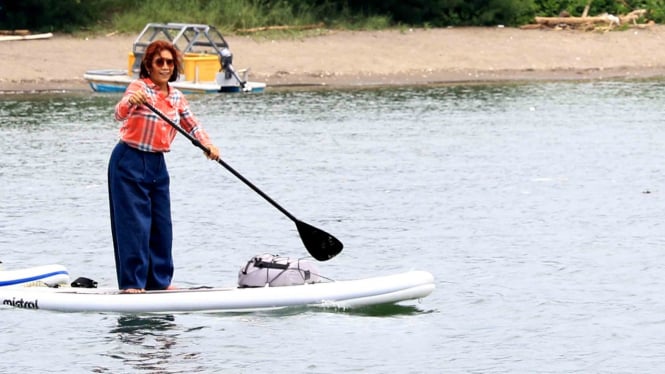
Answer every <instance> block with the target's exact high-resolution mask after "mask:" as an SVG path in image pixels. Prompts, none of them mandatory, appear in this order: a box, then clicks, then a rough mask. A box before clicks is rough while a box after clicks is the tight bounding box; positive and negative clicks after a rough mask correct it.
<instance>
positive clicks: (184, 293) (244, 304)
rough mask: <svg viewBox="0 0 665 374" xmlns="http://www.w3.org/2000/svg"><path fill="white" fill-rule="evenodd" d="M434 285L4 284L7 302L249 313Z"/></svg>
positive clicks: (353, 301) (395, 279) (388, 297)
mask: <svg viewBox="0 0 665 374" xmlns="http://www.w3.org/2000/svg"><path fill="white" fill-rule="evenodd" d="M434 288H435V285H434V278H433V276H432V275H431V274H430V273H428V272H426V271H409V272H405V273H400V274H393V275H387V276H379V277H372V278H365V279H358V280H347V281H334V282H325V283H314V284H305V285H297V286H286V287H260V288H237V287H234V288H196V289H180V290H170V291H148V292H146V293H143V294H121V293H119V292H118V290H116V289H110V288H109V289H97V288H90V289H86V288H50V287H0V300H1V301H2V305H3V306H4V307H14V308H21V309H41V310H51V311H60V312H115V313H182V312H248V311H262V310H274V309H282V308H289V307H320V308H335V309H339V308H341V309H347V308H360V307H365V306H371V305H380V304H394V303H398V302H401V301H406V300H413V299H420V298H423V297H426V296H427V295H429V294H430V293H431V292H432V291H433V290H434Z"/></svg>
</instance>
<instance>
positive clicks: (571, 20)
mask: <svg viewBox="0 0 665 374" xmlns="http://www.w3.org/2000/svg"><path fill="white" fill-rule="evenodd" d="M646 12H647V11H646V9H637V10H634V11H632V12H630V13H628V14H625V15H620V16H614V15H612V14H603V15H599V16H592V17H589V16H586V15H583V16H582V17H570V16H560V17H536V19H535V20H536V25H534V26H535V27H534V26H531V27H528V26H527V27H525V28H540V27H548V28H573V29H583V30H591V29H598V28H606V29H610V30H611V29H613V28H615V27H617V26H621V25H628V26H638V24H637V20H638V19H640V18H641V17H644V15H645V14H646Z"/></svg>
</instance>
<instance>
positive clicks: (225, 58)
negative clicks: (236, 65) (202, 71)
mask: <svg viewBox="0 0 665 374" xmlns="http://www.w3.org/2000/svg"><path fill="white" fill-rule="evenodd" d="M220 59H221V60H222V69H224V78H226V79H231V77H232V76H233V66H232V64H233V53H231V51H229V49H228V48H224V49H222V57H220Z"/></svg>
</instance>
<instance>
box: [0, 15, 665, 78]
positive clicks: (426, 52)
mask: <svg viewBox="0 0 665 374" xmlns="http://www.w3.org/2000/svg"><path fill="white" fill-rule="evenodd" d="M134 38H135V35H115V36H109V37H104V36H101V37H95V38H76V37H72V36H63V35H56V36H54V37H53V38H50V39H44V40H29V41H8V42H1V43H0V45H2V46H3V47H4V48H2V49H0V71H2V74H1V75H0V91H33V90H89V87H88V86H87V84H86V82H85V81H84V80H83V73H84V72H85V71H86V70H91V69H124V68H126V67H127V55H128V53H129V52H130V51H131V46H132V42H133V40H134ZM227 41H228V42H229V44H230V46H231V50H232V52H233V54H234V66H235V67H236V68H237V69H242V68H250V71H251V73H250V79H251V80H255V81H263V82H266V83H267V84H268V87H269V88H270V87H292V86H303V85H325V86H328V87H341V86H368V85H414V84H417V85H423V84H441V83H456V82H483V81H502V80H503V81H505V80H568V79H606V78H649V77H660V76H665V48H663V46H664V45H665V26H661V25H656V26H651V27H648V28H644V29H630V30H627V31H615V32H605V33H599V32H582V31H571V30H566V31H554V30H520V29H514V28H447V29H429V30H423V29H414V30H405V31H398V30H391V31H366V32H353V31H328V32H327V33H325V34H324V35H322V36H316V37H308V38H303V39H287V40H257V39H253V38H251V37H247V36H229V37H227Z"/></svg>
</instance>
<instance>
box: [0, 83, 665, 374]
mask: <svg viewBox="0 0 665 374" xmlns="http://www.w3.org/2000/svg"><path fill="white" fill-rule="evenodd" d="M117 99H118V96H114V95H96V94H86V95H77V94H53V95H36V96H35V95H27V96H21V95H17V96H13V95H12V96H5V97H0V115H1V118H2V122H1V123H0V149H1V150H2V151H1V152H2V158H1V159H0V260H2V261H3V262H4V264H3V265H4V267H5V268H21V267H27V266H36V265H42V264H48V263H61V264H64V265H66V266H67V267H68V269H69V270H70V273H71V274H73V275H74V276H87V277H91V278H93V279H95V280H97V281H98V282H99V283H100V284H101V285H104V286H114V285H115V276H114V267H113V255H112V249H111V239H110V233H109V231H110V230H109V222H108V208H107V198H106V164H107V161H108V156H109V153H110V151H111V149H112V147H113V145H114V143H115V141H116V132H117V127H118V123H116V122H114V121H113V119H112V110H113V105H114V104H115V102H116V101H117ZM664 99H665V90H663V83H662V82H660V81H614V82H612V81H611V82H587V83H579V82H576V83H573V82H567V83H538V84H514V85H491V86H483V85H477V86H455V87H433V88H402V89H395V88H391V89H378V90H347V91H344V90H343V91H288V92H267V93H265V94H260V95H249V96H244V95H243V96H233V95H229V96H190V102H191V105H192V107H193V109H194V111H195V113H197V114H198V116H199V117H200V119H201V120H202V122H203V123H204V124H205V126H206V128H207V130H208V131H209V133H210V134H211V136H212V137H213V139H215V140H216V143H217V145H218V146H219V148H220V149H221V152H222V156H223V158H224V159H225V160H226V161H227V162H228V163H229V164H230V165H231V166H233V167H234V168H236V169H237V170H238V171H239V172H240V173H242V174H243V175H244V176H245V177H247V178H248V179H250V180H251V181H252V182H254V183H255V184H256V185H257V186H258V187H259V188H261V189H262V190H263V191H264V192H266V193H267V194H268V195H269V196H271V197H272V198H273V199H275V200H276V201H277V202H278V203H280V204H281V205H282V206H284V207H285V208H286V209H287V210H289V211H290V212H291V213H293V214H294V215H295V216H296V217H298V218H299V219H301V220H303V221H305V222H308V223H310V224H312V225H314V226H316V227H319V228H321V229H324V230H325V231H328V232H330V233H331V234H333V235H335V236H336V237H337V238H339V239H340V240H341V241H342V242H343V243H344V244H345V249H344V251H343V252H342V254H341V255H339V256H338V257H336V258H335V259H333V260H331V261H329V262H325V263H320V267H321V268H322V270H323V272H324V273H325V274H326V275H328V276H331V277H333V278H335V279H347V278H355V277H364V276H371V275H381V274H389V273H393V272H398V271H404V270H410V269H422V270H428V271H430V272H432V273H433V274H434V276H435V278H436V284H437V289H436V290H435V291H434V293H433V294H432V295H430V296H429V297H427V298H425V299H423V300H422V301H421V302H409V303H405V304H403V305H401V306H397V307H391V308H385V307H384V308H374V309H370V310H361V311H358V312H339V311H318V310H308V309H301V310H288V311H282V312H272V313H247V314H232V315H227V314H184V315H180V314H178V315H173V316H169V315H167V316H124V315H116V314H85V313H73V314H65V313H49V312H35V311H29V310H14V309H2V310H0V313H1V315H2V322H1V323H0V326H1V327H0V328H1V331H0V344H1V347H2V348H0V372H7V373H10V372H50V373H59V372H68V373H71V372H98V373H116V372H150V373H192V372H226V373H250V372H256V371H268V372H296V373H301V372H308V373H333V372H335V373H336V372H347V373H348V372H368V373H387V372H396V373H441V372H449V373H460V372H464V373H516V372H539V373H570V372H583V373H588V372H594V373H596V372H607V373H622V372H625V373H634V372H659V371H662V369H663V368H664V367H665V354H664V353H663V352H665V338H663V336H665V318H663V310H665V302H664V301H663V299H662V298H661V297H659V295H660V293H661V292H662V289H663V283H664V282H663V280H662V279H663V278H662V277H663V276H662V274H663V272H664V271H665V269H664V265H663V254H662V247H663V236H662V232H663V224H662V222H663V221H664V220H665V213H664V212H663V209H662V207H663V203H664V201H663V200H664V197H663V195H664V190H663V187H662V186H663V185H664V183H665V177H664V175H665V170H663V156H662V153H663V151H662V150H663V149H664V146H665V128H664V127H663V126H662V118H663V110H662V102H663V100H664ZM167 162H168V165H169V169H170V172H171V177H172V187H171V189H172V200H173V203H172V205H173V219H174V222H175V227H174V231H175V232H174V234H175V245H174V248H175V260H176V278H175V283H176V284H178V285H183V286H187V285H197V284H214V285H231V284H233V283H234V282H235V277H236V274H237V271H238V269H239V268H240V266H241V265H243V264H244V263H245V262H246V261H247V260H248V259H249V258H250V257H251V256H253V255H254V254H259V253H264V252H270V253H279V254H281V255H285V256H291V257H300V256H305V255H306V251H305V249H304V248H303V247H302V245H301V243H300V242H299V238H298V235H297V233H296V232H295V225H293V223H292V222H291V221H289V220H288V219H286V218H285V217H284V216H283V215H282V214H281V213H280V212H279V211H277V210H276V209H274V207H272V206H271V205H269V204H268V203H267V202H266V201H264V200H263V199H262V198H261V197H259V196H258V195H257V194H256V193H254V192H253V191H251V190H250V189H249V188H247V186H245V185H244V184H242V183H241V182H240V181H238V180H237V179H235V177H233V176H232V175H231V174H229V173H228V172H227V171H226V170H224V169H223V168H222V167H220V166H219V165H218V164H216V163H214V162H210V161H207V160H206V159H205V158H204V157H203V156H202V154H201V152H200V151H199V150H198V149H197V148H195V147H194V146H192V145H191V144H190V143H189V142H188V141H186V140H184V139H181V138H178V139H177V141H176V143H175V144H174V147H173V152H171V153H170V154H169V155H168V156H167Z"/></svg>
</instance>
